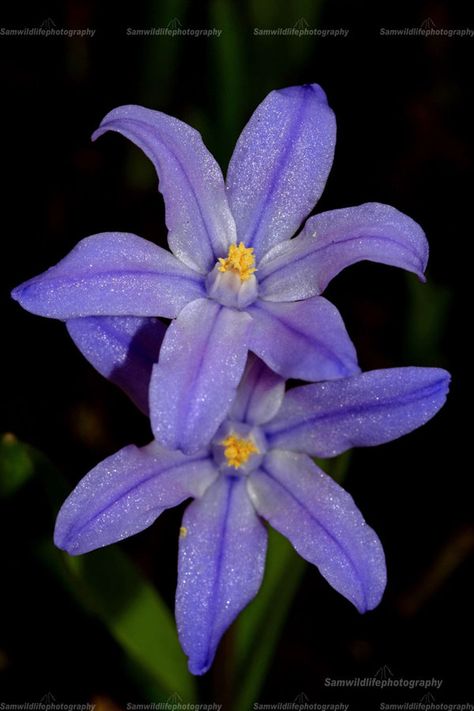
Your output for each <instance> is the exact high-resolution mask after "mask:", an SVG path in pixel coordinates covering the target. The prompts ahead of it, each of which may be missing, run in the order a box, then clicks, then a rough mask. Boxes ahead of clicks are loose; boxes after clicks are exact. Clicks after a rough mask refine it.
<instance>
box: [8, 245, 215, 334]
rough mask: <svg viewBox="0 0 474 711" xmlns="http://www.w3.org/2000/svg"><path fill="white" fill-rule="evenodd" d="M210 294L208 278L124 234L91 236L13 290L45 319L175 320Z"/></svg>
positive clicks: (16, 297) (29, 309) (167, 253)
mask: <svg viewBox="0 0 474 711" xmlns="http://www.w3.org/2000/svg"><path fill="white" fill-rule="evenodd" d="M204 293H205V290H204V284H203V278H202V277H201V275H200V274H197V273H196V272H193V271H192V270H191V269H189V268H188V267H186V266H185V265H184V264H182V263H181V262H179V261H178V260H177V259H176V257H173V255H172V254H170V253H169V252H167V251H166V250H165V249H161V247H157V246H156V245H155V244H153V243H152V242H148V241H147V240H145V239H142V238H141V237H137V236H136V235H132V234H127V233H124V232H104V233H102V234H98V235H93V236H92V237H86V238H85V239H83V240H81V242H79V244H77V245H76V246H75V247H74V249H73V250H72V251H71V252H70V253H69V254H68V255H67V257H65V258H64V259H62V260H61V261H60V262H59V263H58V264H57V265H56V266H55V267H51V269H48V270H47V271H46V272H43V274H40V275H39V276H37V277H34V278H33V279H30V280H29V281H26V282H25V283H24V284H21V285H20V286H17V287H16V289H14V290H13V292H12V296H13V298H14V299H16V300H17V301H19V302H20V304H21V305H22V306H23V308H24V309H26V310H27V311H31V312H32V313H34V314H39V315H40V316H48V317H50V318H59V319H65V320H66V319H71V318H77V317H82V316H163V317H165V318H174V317H175V316H176V315H177V314H178V313H179V312H180V310H181V309H182V308H183V306H184V305H185V304H186V303H187V302H188V301H191V300H193V299H197V298H199V297H200V296H203V295H204Z"/></svg>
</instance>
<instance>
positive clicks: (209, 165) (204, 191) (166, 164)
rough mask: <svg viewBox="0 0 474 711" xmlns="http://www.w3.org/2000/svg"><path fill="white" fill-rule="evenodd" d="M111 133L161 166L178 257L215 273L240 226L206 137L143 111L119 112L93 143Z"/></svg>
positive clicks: (163, 116) (135, 108)
mask: <svg viewBox="0 0 474 711" xmlns="http://www.w3.org/2000/svg"><path fill="white" fill-rule="evenodd" d="M106 131H117V132H118V133H121V134H122V135H123V136H125V137H126V138H128V139H129V140H130V141H133V143H135V144H136V145H137V146H139V147H140V148H141V149H142V151H143V152H144V153H145V155H146V156H148V158H149V159H150V160H151V162H152V163H153V165H154V166H155V169H156V172H157V174H158V178H159V189H160V191H161V193H162V194H163V198H164V201H165V208H166V224H167V227H168V230H169V235H168V243H169V246H170V249H171V250H172V252H173V253H174V254H175V255H176V256H177V257H178V258H179V259H181V260H182V261H183V262H184V263H185V264H187V265H188V266H190V267H193V268H194V269H197V270H199V271H201V272H202V273H205V272H208V271H210V269H212V267H213V266H214V264H215V262H216V260H217V258H218V257H224V256H225V255H226V253H227V250H228V247H229V245H230V243H231V242H235V223H234V219H233V217H232V214H231V212H230V209H229V206H228V203H227V197H226V194H225V186H224V178H223V177H222V172H221V169H220V168H219V166H218V164H217V163H216V161H215V160H214V158H213V157H212V155H211V154H210V153H209V151H208V150H207V148H206V146H205V145H204V143H203V141H202V138H201V135H200V134H199V133H198V131H196V130H195V129H194V128H192V127H191V126H188V124H186V123H184V122H183V121H179V119H176V118H173V117H172V116H168V115H167V114H163V113H161V111H153V110H151V109H146V108H143V107H142V106H119V107H118V108H116V109H114V110H113V111H111V112H110V113H108V114H107V116H105V118H104V119H103V121H102V123H101V124H100V126H99V128H98V129H97V131H95V133H94V134H93V137H92V138H93V139H94V140H95V139H96V138H98V137H99V136H101V135H102V134H103V133H105V132H106Z"/></svg>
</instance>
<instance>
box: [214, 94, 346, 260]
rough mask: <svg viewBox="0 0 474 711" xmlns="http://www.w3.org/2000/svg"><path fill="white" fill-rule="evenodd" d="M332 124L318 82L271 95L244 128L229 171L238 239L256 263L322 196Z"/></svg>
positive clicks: (330, 156) (332, 143) (290, 232)
mask: <svg viewBox="0 0 474 711" xmlns="http://www.w3.org/2000/svg"><path fill="white" fill-rule="evenodd" d="M335 141H336V122H335V118H334V114H333V112H332V111H331V109H330V108H329V106H328V104H327V100H326V95H325V93H324V91H323V90H322V89H321V87H320V86H318V85H317V84H311V85H310V84H306V85H304V86H291V87H288V88H286V89H281V90H279V91H272V92H271V93H270V94H269V95H268V96H267V97H266V99H265V100H264V101H263V102H262V103H261V104H260V106H258V107H257V109H256V111H255V113H254V114H253V116H252V117H251V119H250V121H249V122H248V124H247V126H246V127H245V128H244V130H243V132H242V134H241V136H240V138H239V140H238V141H237V145H236V147H235V151H234V154H233V156H232V159H231V161H230V165H229V171H228V173H227V189H228V196H229V203H230V206H231V210H232V214H233V215H234V217H235V221H236V225H237V237H238V239H239V241H240V240H241V241H242V242H244V243H245V244H246V245H247V246H253V247H254V248H255V254H256V255H257V258H258V259H260V258H261V257H262V256H263V255H264V254H265V253H266V252H267V251H268V250H269V249H270V248H271V247H273V246H274V245H275V244H278V243H279V242H282V241H283V240H286V239H289V238H290V237H292V236H293V235H294V233H295V232H296V230H297V229H298V228H299V226H300V225H301V223H302V222H303V220H304V219H305V218H306V217H307V215H308V214H309V213H310V212H311V210H312V209H313V207H314V205H315V204H316V202H317V201H318V199H319V197H320V195H321V193H322V192H323V189H324V186H325V184H326V180H327V177H328V174H329V171H330V169H331V165H332V160H333V155H334V146H335Z"/></svg>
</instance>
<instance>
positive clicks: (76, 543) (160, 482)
mask: <svg viewBox="0 0 474 711" xmlns="http://www.w3.org/2000/svg"><path fill="white" fill-rule="evenodd" d="M216 476H217V469H216V468H215V466H214V464H213V463H212V461H211V459H210V457H209V453H208V451H207V450H204V451H202V452H200V453H199V454H198V455H196V456H194V457H186V456H185V455H184V454H181V453H180V452H170V451H169V450H166V449H163V448H161V447H159V446H158V445H157V444H156V442H152V443H151V444H149V445H147V446H146V447H142V448H141V449H138V448H137V447H135V446H134V445H131V446H129V447H125V448H124V449H121V450H120V451H119V452H116V453H115V454H113V455H112V456H111V457H108V458H107V459H104V461H103V462H101V463H100V464H98V465H97V466H96V467H94V469H92V470H91V471H90V472H89V474H87V475H86V476H85V477H84V478H83V479H82V480H81V481H80V482H79V484H78V485H77V486H76V488H75V489H74V491H73V492H72V494H70V496H69V497H68V498H67V499H66V501H65V502H64V504H63V505H62V507H61V510H60V512H59V514H58V518H57V520H56V528H55V531H54V542H55V544H56V545H57V546H58V548H62V549H64V550H66V551H67V552H68V553H69V554H70V555H78V554H80V553H87V552H88V551H91V550H94V549H95V548H101V547H102V546H106V545H108V544H109V543H115V542H116V541H120V540H122V539H123V538H128V537H129V536H133V535H134V534H135V533H138V532H139V531H142V530H143V529H144V528H147V527H148V526H150V524H152V523H153V521H154V520H155V519H156V518H157V517H158V516H159V515H160V513H161V512H162V511H164V509H167V508H170V507H172V506H176V505H177V504H179V503H181V501H184V500H185V499H187V498H189V497H190V496H193V497H195V496H201V495H202V494H203V493H204V491H205V490H206V488H207V487H208V486H209V485H210V484H211V482H212V481H213V480H214V479H215V477H216Z"/></svg>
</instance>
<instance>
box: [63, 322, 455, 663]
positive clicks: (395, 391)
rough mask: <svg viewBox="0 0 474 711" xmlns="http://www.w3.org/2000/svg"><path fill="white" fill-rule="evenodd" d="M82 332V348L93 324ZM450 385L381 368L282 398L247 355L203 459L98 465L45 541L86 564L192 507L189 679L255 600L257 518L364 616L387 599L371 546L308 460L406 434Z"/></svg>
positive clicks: (440, 377)
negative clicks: (171, 512)
mask: <svg viewBox="0 0 474 711" xmlns="http://www.w3.org/2000/svg"><path fill="white" fill-rule="evenodd" d="M89 325H90V327H91V331H90V334H89V335H90V336H91V342H92V341H93V340H94V339H95V338H96V337H97V335H98V334H99V335H100V330H101V328H102V326H100V325H99V326H98V329H97V328H95V326H94V323H93V322H90V324H89ZM95 325H96V326H97V324H95ZM94 334H95V335H94ZM114 339H115V336H111V342H113V341H114ZM84 342H85V341H83V343H84ZM136 358H138V360H139V359H140V356H139V355H138V351H133V352H132V355H131V360H132V361H135V359H136ZM104 363H105V362H104V361H103V362H102V365H103V366H104V369H107V367H108V366H105V365H104ZM110 364H111V361H110V362H109V365H110ZM448 384H449V374H448V373H446V371H444V370H440V369H437V368H393V369H388V370H376V371H371V372H368V373H363V374H361V375H355V376H352V377H349V378H341V379H338V380H333V381H327V382H322V383H315V384H310V385H303V386H301V387H296V388H294V389H291V390H289V391H288V392H287V393H286V394H285V392H284V385H285V383H284V380H283V379H282V378H280V377H279V376H278V375H277V374H276V373H274V372H272V371H271V370H269V369H268V368H267V367H266V366H265V364H264V363H263V362H262V361H260V360H259V359H257V358H255V357H251V358H250V359H249V361H248V364H247V368H246V371H245V374H244V377H243V379H242V382H241V384H240V386H239V388H238V391H237V395H236V398H235V400H234V402H233V404H232V407H231V409H230V412H229V415H228V417H227V419H226V420H225V421H224V422H223V423H222V424H221V426H220V428H219V429H218V431H217V433H216V434H215V436H214V438H213V440H212V442H211V444H210V445H209V446H208V447H205V448H203V449H201V450H200V451H199V452H196V453H195V454H194V455H185V454H183V453H182V452H179V451H170V450H167V449H165V448H163V447H162V446H161V445H160V444H158V443H157V442H156V441H153V442H152V443H151V444H149V445H147V446H146V447H143V448H141V449H138V448H137V447H135V446H129V447H125V448H124V449H122V450H120V451H119V452H117V453H116V454H114V455H112V456H111V457H109V458H108V459H106V460H104V461H103V462H101V463H100V464H99V465H97V466H96V467H95V468H94V469H93V470H92V471H91V472H89V474H87V476H86V477H85V478H84V479H83V480H82V481H81V482H80V483H79V484H78V486H77V487H76V489H75V490H74V491H73V492H72V494H71V495H70V496H69V498H68V499H67V500H66V502H65V503H64V504H63V506H62V508H61V510H60V512H59V515H58V518H57V522H56V529H55V543H56V545H58V546H59V547H60V548H62V549H64V550H66V551H67V552H68V553H70V554H71V555H77V554H81V553H86V552H87V551H90V550H93V549H95V548H99V547H101V546H105V545H108V544H110V543H113V542H115V541H119V540H121V539H123V538H126V537H127V536H131V535H133V534H135V533H137V532H139V531H141V530H143V529H144V528H146V527H147V526H149V525H150V524H152V523H153V521H155V519H156V518H157V517H158V516H159V515H160V514H161V513H162V511H164V510H165V509H167V508H170V507H172V506H176V505H177V504H179V503H181V502H182V501H184V500H185V499H188V498H189V497H192V498H193V499H194V501H193V502H192V503H191V504H190V505H189V506H188V508H187V509H186V511H185V513H184V518H183V522H182V527H181V530H180V544H179V565H178V587H177V594H176V619H177V625H178V633H179V637H180V640H181V644H182V646H183V649H184V651H185V652H186V654H187V655H188V657H189V668H190V670H191V672H193V673H194V674H203V673H204V672H206V671H207V670H208V669H209V667H210V665H211V664H212V660H213V658H214V654H215V651H216V647H217V645H218V643H219V640H220V638H221V636H222V634H223V633H224V631H225V630H226V629H227V627H228V626H229V625H230V624H231V623H232V621H233V620H234V619H235V617H236V616H237V615H238V613H239V612H240V611H241V610H242V609H243V607H245V605H247V603H248V602H249V601H250V600H251V599H252V598H253V597H254V595H255V594H256V593H257V591H258V589H259V586H260V583H261V580H262V576H263V570H264V565H265V551H266V540H267V533H266V528H265V525H264V524H263V522H262V519H265V520H266V521H268V522H269V523H270V525H271V526H273V527H274V528H275V529H277V530H278V531H279V532H280V533H282V534H283V535H284V536H286V537H287V538H288V539H289V540H290V541H291V543H292V544H293V546H294V547H295V549H296V550H297V551H298V553H299V554H300V555H301V556H302V557H303V558H305V559H306V560H308V561H309V562H311V563H313V564H314V565H316V566H317V567H318V568H319V570H320V572H321V573H322V575H323V576H324V577H325V578H326V580H327V581H328V582H329V583H330V584H331V585H332V586H333V587H334V588H335V589H336V590H337V591H338V592H340V593H341V594H342V595H344V596H345V597H346V598H347V599H348V600H350V601H351V602H352V603H353V604H354V605H355V606H356V607H357V609H358V610H359V611H360V612H365V611H366V610H370V609H372V608H374V607H375V606H376V605H377V604H378V603H379V601H380V598H381V596H382V594H383V591H384V588H385V582H386V570H385V559H384V554H383V550H382V546H381V544H380V541H379V539H378V537H377V535H376V534H375V532H374V531H373V530H372V529H371V528H370V527H369V526H368V525H367V523H366V522H365V521H364V519H363V518H362V515H361V513H360V512H359V510H358V509H357V507H356V505H355V503H354V501H353V499H352V498H351V496H349V494H347V493H346V492H345V491H344V490H343V489H342V488H341V487H340V486H339V485H338V484H336V482H335V481H333V480H332V479H331V478H330V477H328V476H327V475H326V474H325V473H324V472H323V471H322V470H321V469H320V468H319V467H318V466H316V464H315V463H314V461H313V460H312V459H311V457H314V456H318V457H332V456H335V455H337V454H340V453H341V452H343V451H345V450H347V449H349V448H350V447H354V446H374V445H377V444H381V443H383V442H388V441H390V440H393V439H396V438H397V437H400V436H401V435H403V434H405V433H407V432H410V431H412V430H414V429H415V428H416V427H419V426H420V425H422V424H424V423H425V422H426V421H427V420H429V419H430V418H431V417H432V416H433V415H434V414H435V413H436V412H437V411H438V410H439V409H440V407H441V406H442V405H443V403H444V401H445V398H446V393H447V390H448Z"/></svg>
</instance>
